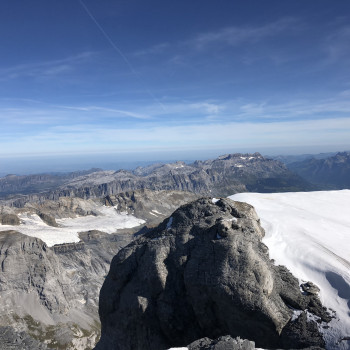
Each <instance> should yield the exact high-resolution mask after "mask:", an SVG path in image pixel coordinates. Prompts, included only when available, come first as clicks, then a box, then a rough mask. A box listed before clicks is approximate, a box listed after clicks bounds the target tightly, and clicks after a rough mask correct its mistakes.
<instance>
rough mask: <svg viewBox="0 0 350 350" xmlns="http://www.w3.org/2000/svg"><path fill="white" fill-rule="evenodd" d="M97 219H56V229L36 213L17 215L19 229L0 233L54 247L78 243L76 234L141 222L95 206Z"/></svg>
mask: <svg viewBox="0 0 350 350" xmlns="http://www.w3.org/2000/svg"><path fill="white" fill-rule="evenodd" d="M97 213H98V214H99V215H98V216H94V215H87V216H79V217H76V218H64V219H56V222H57V224H58V225H59V227H52V226H49V225H47V224H46V223H45V222H44V221H42V220H41V219H40V217H39V216H38V215H36V214H31V213H22V214H19V215H18V217H19V218H20V221H21V224H20V225H19V226H13V225H1V224H0V231H7V230H14V231H18V232H20V233H23V234H25V235H27V236H30V237H36V238H40V239H41V240H42V241H44V242H45V243H46V244H47V245H48V246H49V247H52V246H53V245H55V244H62V243H76V242H79V241H80V239H79V235H78V234H79V232H85V231H89V230H100V231H103V232H106V233H115V232H116V231H117V230H118V229H124V228H131V227H135V226H138V225H141V224H143V223H145V221H144V220H142V219H138V218H136V217H134V216H132V215H128V214H127V213H126V212H125V213H118V212H117V211H116V210H115V208H113V207H106V206H102V207H98V210H97Z"/></svg>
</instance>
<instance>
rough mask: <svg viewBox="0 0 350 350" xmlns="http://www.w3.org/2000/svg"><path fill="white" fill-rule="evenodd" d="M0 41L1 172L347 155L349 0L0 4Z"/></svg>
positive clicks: (14, 0) (34, 0) (37, 0)
mask: <svg viewBox="0 0 350 350" xmlns="http://www.w3.org/2000/svg"><path fill="white" fill-rule="evenodd" d="M0 33H1V34H0V47H1V51H0V173H1V172H2V171H7V170H10V168H9V167H7V168H6V164H10V163H11V164H12V163H16V162H17V163H21V162H23V160H25V159H27V161H28V160H30V159H36V161H37V162H39V163H40V159H41V160H42V162H41V163H43V162H44V161H43V160H44V159H53V158H54V157H56V158H57V159H58V158H60V159H68V158H69V159H70V160H71V161H72V162H73V164H77V163H75V162H78V161H79V159H85V160H86V159H88V160H90V163H91V165H92V166H93V165H94V164H92V163H94V162H95V163H96V164H97V163H98V160H101V159H102V158H103V159H110V160H112V159H113V160H119V161H135V160H144V161H146V160H147V161H149V160H156V159H177V158H178V159H196V158H198V159H206V158H210V157H213V156H216V155H219V154H222V153H233V152H255V151H260V152H261V153H265V154H301V153H319V152H331V151H342V150H345V149H350V99H349V97H350V60H349V57H350V2H349V1H348V0H337V1H329V0H308V1H281V0H264V1H261V0H241V1H232V0H218V1H215V2H214V1H213V0H191V1H188V0H178V1H168V0H149V1H144V0H113V1H112V0H103V1H97V0H60V1H52V0H31V1H28V0H21V1H20V0H2V1H1V2H0ZM38 159H39V160H38ZM44 163H45V162H44ZM4 167H5V168H6V169H5V168H4Z"/></svg>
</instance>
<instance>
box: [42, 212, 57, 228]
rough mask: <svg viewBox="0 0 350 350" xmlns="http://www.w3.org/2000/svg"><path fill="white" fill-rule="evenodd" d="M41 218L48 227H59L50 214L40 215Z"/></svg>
mask: <svg viewBox="0 0 350 350" xmlns="http://www.w3.org/2000/svg"><path fill="white" fill-rule="evenodd" d="M39 217H40V219H41V220H42V221H44V222H45V223H46V224H47V225H49V226H52V227H58V225H57V222H56V219H55V218H54V217H53V216H51V215H50V214H46V213H39Z"/></svg>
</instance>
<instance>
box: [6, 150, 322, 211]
mask: <svg viewBox="0 0 350 350" xmlns="http://www.w3.org/2000/svg"><path fill="white" fill-rule="evenodd" d="M137 189H150V190H180V191H188V192H193V193H196V194H199V195H210V196H218V197H220V196H221V197H224V196H228V195H231V194H234V193H239V192H286V191H309V190H313V189H315V187H314V186H313V185H311V184H310V183H308V182H307V181H305V180H304V179H302V178H301V177H300V176H299V175H296V174H295V173H293V172H292V171H290V170H289V169H288V168H287V167H286V166H285V165H284V164H283V163H281V162H279V161H276V160H273V159H269V158H265V157H263V156H262V155H261V154H260V153H254V154H241V153H235V154H226V155H223V156H220V157H218V158H216V159H211V160H206V161H195V162H194V163H192V164H186V163H184V162H176V163H168V164H153V165H150V166H147V167H139V168H137V169H135V170H134V171H126V170H118V171H113V170H109V171H103V170H94V169H92V170H89V171H86V172H85V173H80V174H79V173H70V174H67V175H64V176H62V177H59V176H57V175H29V176H15V175H11V176H6V177H4V178H1V179H0V196H2V197H3V198H4V197H6V196H7V199H8V200H7V201H6V204H7V205H14V206H23V205H24V204H25V203H26V202H36V201H39V202H40V201H43V200H47V199H51V200H55V199H58V198H59V197H80V198H84V199H88V198H100V197H105V196H108V195H115V194H117V193H121V192H125V191H131V190H137ZM19 194H20V195H21V196H19ZM9 195H11V198H9ZM11 203H12V204H11Z"/></svg>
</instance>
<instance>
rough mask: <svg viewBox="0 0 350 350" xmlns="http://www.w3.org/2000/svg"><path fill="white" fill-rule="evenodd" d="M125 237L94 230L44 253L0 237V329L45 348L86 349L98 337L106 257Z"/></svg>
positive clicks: (26, 240)
mask: <svg viewBox="0 0 350 350" xmlns="http://www.w3.org/2000/svg"><path fill="white" fill-rule="evenodd" d="M131 238H132V237H131V236H130V235H108V234H105V233H102V232H98V231H94V232H86V233H82V234H81V242H80V243H77V244H76V243H71V244H62V245H59V246H54V247H52V248H49V247H47V246H46V244H45V243H44V242H42V241H41V240H39V239H37V238H33V237H28V236H25V235H22V234H20V233H18V232H15V231H7V232H0V264H1V271H0V300H1V303H0V326H8V325H11V327H12V328H13V329H14V330H15V331H16V332H25V333H26V334H27V336H28V337H31V338H33V339H35V340H36V341H38V342H40V343H41V344H45V343H46V344H47V346H48V348H51V349H72V350H73V349H75V350H76V349H91V348H92V347H93V346H94V344H95V342H96V339H98V337H99V332H100V330H99V320H98V317H97V304H98V294H99V289H100V287H101V285H102V282H103V278H104V276H105V275H106V274H107V271H108V269H109V263H110V261H111V258H112V257H113V255H114V254H116V253H117V252H118V250H119V249H120V247H121V246H124V245H125V244H127V243H128V242H130V241H131ZM0 348H1V347H0ZM33 349H35V347H33Z"/></svg>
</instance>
